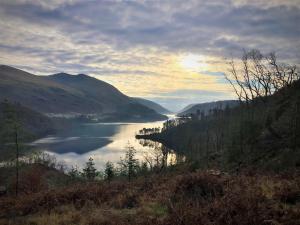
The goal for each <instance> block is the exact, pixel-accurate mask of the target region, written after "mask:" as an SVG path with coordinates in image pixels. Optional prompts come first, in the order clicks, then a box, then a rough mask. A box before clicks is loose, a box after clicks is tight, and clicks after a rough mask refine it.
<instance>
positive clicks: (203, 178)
mask: <svg viewBox="0 0 300 225" xmlns="http://www.w3.org/2000/svg"><path fill="white" fill-rule="evenodd" d="M299 184H300V178H299V174H298V173H295V174H293V175H291V174H290V175H289V176H286V175H280V176H279V175H262V174H247V173H244V174H240V175H238V176H237V175H226V174H223V175H212V174H211V173H209V172H201V171H199V172H194V173H191V172H186V173H184V174H182V173H181V174H178V173H176V172H173V173H166V174H163V175H152V176H149V177H147V178H142V177H140V178H138V179H137V180H135V181H133V182H131V183H128V182H125V181H113V182H111V183H105V182H101V183H89V184H81V185H78V186H72V187H68V188H65V189H56V190H52V191H45V192H38V193H35V194H30V195H24V196H22V197H20V198H18V199H14V198H9V197H8V198H1V199H0V218H1V219H0V224H1V225H2V224H3V225H4V224H5V225H6V224H16V225H27V224H28V225H45V224H49V225H54V224H55V225H57V224H58V225H59V224H61V225H69V224H72V225H73V224H74V225H76V224H78V225H87V224H88V225H104V224H107V225H122V224H124V225H125V224H132V225H136V224H154V225H155V224H156V225H168V224H169V225H183V224H192V225H195V224H203V225H210V224H211V225H217V224H220V225H221V224H222V225H227V224H228V225H235V224H236V225H250V224H251V225H255V224H257V225H264V224H265V225H271V224H272V225H275V224H288V225H299V224H300V223H299V221H300V197H299V190H300V189H299V187H300V186H299Z"/></svg>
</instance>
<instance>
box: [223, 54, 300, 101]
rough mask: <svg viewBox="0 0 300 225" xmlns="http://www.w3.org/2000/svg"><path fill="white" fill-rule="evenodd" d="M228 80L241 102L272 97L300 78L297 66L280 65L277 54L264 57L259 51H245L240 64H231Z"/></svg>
mask: <svg viewBox="0 0 300 225" xmlns="http://www.w3.org/2000/svg"><path fill="white" fill-rule="evenodd" d="M229 67H230V69H229V73H228V74H225V78H226V80H227V81H228V82H229V83H230V84H231V86H232V87H233V89H234V91H235V93H236V95H237V96H238V98H239V100H240V101H244V102H246V103H248V102H249V101H251V100H253V99H255V98H258V97H259V98H261V99H262V100H264V98H263V97H265V96H269V95H272V94H273V93H274V92H276V91H278V90H279V89H281V88H283V87H286V86H289V85H291V84H292V83H293V82H294V81H295V80H298V79H299V78H300V74H298V72H297V67H296V66H290V65H288V64H284V63H278V62H277V59H276V55H275V53H269V54H267V55H263V54H262V53H261V52H260V51H259V50H251V51H248V52H247V51H244V54H243V57H242V59H241V62H240V63H236V62H234V61H233V60H231V61H230V62H229Z"/></svg>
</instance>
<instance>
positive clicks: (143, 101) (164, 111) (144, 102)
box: [133, 98, 172, 114]
mask: <svg viewBox="0 0 300 225" xmlns="http://www.w3.org/2000/svg"><path fill="white" fill-rule="evenodd" d="M133 100H134V101H136V102H138V103H140V104H142V105H144V106H146V107H148V108H150V109H153V110H154V111H156V112H157V113H160V114H170V113H172V112H171V111H169V110H168V109H166V108H164V107H163V106H161V105H160V104H157V103H155V102H152V101H150V100H148V99H144V98H133Z"/></svg>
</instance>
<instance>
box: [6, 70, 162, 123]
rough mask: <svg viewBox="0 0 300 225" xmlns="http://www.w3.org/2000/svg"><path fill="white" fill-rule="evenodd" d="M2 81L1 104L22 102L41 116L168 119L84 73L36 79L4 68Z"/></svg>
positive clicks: (24, 73)
mask: <svg viewBox="0 0 300 225" xmlns="http://www.w3.org/2000/svg"><path fill="white" fill-rule="evenodd" d="M0 78H1V80H0V91H1V96H0V101H1V100H4V99H8V100H9V101H11V102H20V103H21V104H22V105H24V106H26V107H29V108H31V109H33V110H35V111H38V112H40V113H51V114H95V115H97V117H98V119H100V120H115V121H119V120H130V121H131V120H136V119H138V120H164V119H166V117H165V116H163V115H160V114H158V113H156V112H155V111H154V110H152V109H149V108H147V107H145V106H143V105H141V104H138V103H136V102H134V101H132V99H131V98H130V97H128V96H126V95H124V94H123V93H121V92H120V91H118V90H117V89H116V88H115V87H113V86H112V85H110V84H108V83H105V82H103V81H100V80H98V79H96V78H93V77H90V76H87V75H83V74H79V75H70V74H66V73H60V74H55V75H51V76H36V75H33V74H30V73H27V72H25V71H22V70H19V69H16V68H13V67H9V66H0ZM128 108H130V114H129V113H128V112H129V111H128ZM119 115H122V118H119Z"/></svg>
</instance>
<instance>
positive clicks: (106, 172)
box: [104, 161, 115, 181]
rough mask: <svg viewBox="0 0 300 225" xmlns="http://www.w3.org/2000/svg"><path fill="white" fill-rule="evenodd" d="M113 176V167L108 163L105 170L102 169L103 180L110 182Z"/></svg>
mask: <svg viewBox="0 0 300 225" xmlns="http://www.w3.org/2000/svg"><path fill="white" fill-rule="evenodd" d="M114 176H115V170H114V165H113V164H112V163H111V162H109V161H108V162H107V163H106V164H105V169H104V177H105V180H107V181H111V180H112V179H113V178H114Z"/></svg>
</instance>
